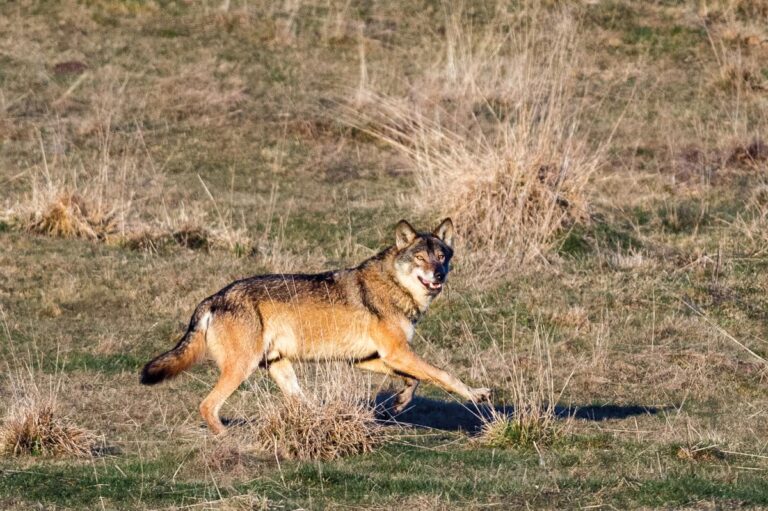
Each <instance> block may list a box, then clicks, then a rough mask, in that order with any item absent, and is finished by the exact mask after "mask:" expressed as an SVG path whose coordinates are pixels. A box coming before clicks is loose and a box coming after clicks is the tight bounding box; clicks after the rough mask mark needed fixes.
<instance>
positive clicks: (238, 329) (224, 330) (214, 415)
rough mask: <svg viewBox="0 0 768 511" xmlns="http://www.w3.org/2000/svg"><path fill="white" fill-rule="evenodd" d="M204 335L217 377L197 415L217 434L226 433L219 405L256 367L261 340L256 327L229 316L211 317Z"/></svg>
mask: <svg viewBox="0 0 768 511" xmlns="http://www.w3.org/2000/svg"><path fill="white" fill-rule="evenodd" d="M205 335H206V339H207V341H206V342H207V346H208V352H209V353H210V355H211V356H212V358H213V359H214V360H215V361H216V365H217V366H219V370H220V371H221V376H219V381H218V382H216V385H215V386H214V387H213V390H212V391H211V393H210V394H208V396H207V397H206V398H205V399H204V400H203V402H202V403H200V413H201V414H202V415H203V418H204V419H205V422H207V423H208V426H209V427H210V428H211V430H212V431H213V432H214V433H215V434H217V435H218V434H220V433H223V432H224V431H226V428H225V427H224V425H223V424H222V423H221V419H220V418H219V410H220V409H221V405H223V404H224V401H226V399H227V398H228V397H229V396H231V395H232V393H233V392H234V391H235V390H237V388H238V387H239V386H240V384H241V383H243V382H244V381H245V380H246V379H247V378H248V377H249V376H250V375H251V373H252V372H253V371H254V370H255V369H256V368H257V367H258V365H259V362H260V360H261V357H262V356H263V346H262V345H263V340H262V338H261V332H260V331H259V328H258V325H257V324H253V323H250V322H248V321H247V320H243V319H239V318H234V317H231V316H223V317H222V316H219V317H214V319H213V323H212V324H211V326H210V328H209V329H208V331H207V332H206V334H205Z"/></svg>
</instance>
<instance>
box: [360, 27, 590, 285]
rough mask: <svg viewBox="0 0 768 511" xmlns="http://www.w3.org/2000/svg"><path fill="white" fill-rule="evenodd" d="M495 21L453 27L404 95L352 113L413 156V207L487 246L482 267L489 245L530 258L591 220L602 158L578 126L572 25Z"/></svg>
mask: <svg viewBox="0 0 768 511" xmlns="http://www.w3.org/2000/svg"><path fill="white" fill-rule="evenodd" d="M497 22H498V23H499V25H498V26H494V27H490V28H489V29H488V30H485V31H483V32H482V34H479V35H476V34H473V33H471V31H470V29H469V28H465V27H467V26H471V25H468V24H466V23H464V24H462V23H449V27H451V30H448V31H447V35H446V41H445V48H444V49H443V51H442V52H441V54H444V55H445V56H444V57H441V58H440V60H439V62H437V63H434V64H433V65H432V66H431V68H432V69H433V71H432V72H431V73H426V78H423V83H414V84H413V90H412V91H411V92H410V93H409V95H408V96H407V97H399V96H396V95H392V94H375V93H370V94H368V95H367V96H366V98H367V100H366V102H364V103H362V104H358V105H354V106H353V107H350V108H349V109H348V111H347V112H348V113H347V121H348V123H349V124H350V125H352V126H354V127H356V128H358V129H360V130H362V131H365V132H366V133H369V134H371V135H373V136H375V137H377V138H379V139H381V140H383V141H384V142H386V143H388V144H390V145H391V146H393V147H394V148H395V149H397V150H398V151H400V152H402V153H403V154H404V155H405V156H406V157H408V158H409V159H410V161H411V164H412V168H413V170H414V173H415V181H416V193H415V197H414V198H413V200H412V201H411V202H412V203H414V204H416V205H417V207H421V208H424V209H427V210H431V209H433V208H435V207H436V205H438V206H437V207H438V208H439V209H440V211H439V213H441V214H444V215H450V216H452V217H453V218H454V219H455V221H456V225H457V228H458V230H459V234H461V236H460V239H462V240H464V242H466V243H468V244H469V245H470V248H473V249H475V250H474V252H475V253H481V251H485V252H483V256H482V257H483V265H484V267H485V271H484V273H486V274H487V273H488V268H487V265H488V261H489V260H492V259H493V258H489V257H487V254H488V252H487V251H489V250H490V251H492V252H493V253H494V255H498V256H499V257H498V258H496V260H499V261H503V264H504V265H506V264H507V261H508V260H509V259H508V257H515V258H518V259H519V260H525V259H527V258H528V257H530V256H532V255H536V254H538V253H541V252H543V251H545V250H546V249H548V248H549V247H550V245H551V243H552V241H553V237H554V235H555V234H556V233H557V232H559V231H560V230H561V229H563V228H564V227H566V226H568V225H571V224H573V223H575V222H582V221H586V220H587V219H588V208H587V206H588V201H587V197H586V187H587V183H588V180H589V177H590V176H591V175H592V174H593V173H594V172H595V170H597V169H598V168H599V166H600V164H601V161H602V150H592V149H590V148H589V147H588V146H587V144H586V137H584V136H583V134H582V133H581V131H580V124H579V118H580V111H581V109H582V108H583V105H582V104H581V102H580V100H579V97H580V93H579V90H578V86H577V79H576V76H577V74H578V73H577V69H578V67H577V66H579V63H580V61H581V60H582V59H581V54H580V52H579V48H580V45H579V43H578V41H577V38H576V27H575V22H574V21H573V20H572V19H571V18H570V17H568V16H567V15H561V16H559V17H556V18H555V19H550V20H546V21H539V22H535V23H534V22H532V21H528V22H519V21H510V20H507V19H505V18H504V16H501V15H500V16H498V17H497ZM508 22H514V23H517V25H516V30H514V31H511V30H509V27H508V25H506V23H508ZM539 23H541V25H539ZM545 23H546V24H553V25H555V26H556V27H557V28H556V29H554V30H553V29H552V28H551V27H549V28H546V29H545V27H544V24H545ZM446 83H448V84H453V85H452V86H451V87H446V86H445V84H446Z"/></svg>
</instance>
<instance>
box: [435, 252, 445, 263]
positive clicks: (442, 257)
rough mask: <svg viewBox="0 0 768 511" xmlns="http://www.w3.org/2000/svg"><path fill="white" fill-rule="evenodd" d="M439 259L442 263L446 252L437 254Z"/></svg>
mask: <svg viewBox="0 0 768 511" xmlns="http://www.w3.org/2000/svg"><path fill="white" fill-rule="evenodd" d="M437 260H438V261H440V262H441V263H442V262H443V261H445V254H442V253H440V254H437Z"/></svg>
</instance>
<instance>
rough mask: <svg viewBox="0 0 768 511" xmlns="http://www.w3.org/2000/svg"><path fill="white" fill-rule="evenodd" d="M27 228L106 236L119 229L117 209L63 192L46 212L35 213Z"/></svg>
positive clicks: (48, 232)
mask: <svg viewBox="0 0 768 511" xmlns="http://www.w3.org/2000/svg"><path fill="white" fill-rule="evenodd" d="M26 228H27V230H29V231H31V232H35V233H39V234H45V235H48V236H55V237H59V238H85V239H91V240H95V239H106V238H107V237H108V236H110V235H113V234H115V233H117V232H118V229H119V226H118V222H117V219H116V215H115V213H114V211H106V212H105V211H102V210H101V209H100V208H98V207H93V206H91V205H89V204H88V203H87V202H86V200H85V199H84V198H83V197H81V196H79V195H78V194H75V193H62V194H61V195H59V196H57V197H55V198H54V199H53V201H52V202H51V203H49V204H48V205H47V206H46V207H45V208H44V209H43V210H42V211H35V212H33V213H32V214H31V215H30V217H29V219H28V222H27V225H26Z"/></svg>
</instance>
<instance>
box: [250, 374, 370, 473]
mask: <svg viewBox="0 0 768 511" xmlns="http://www.w3.org/2000/svg"><path fill="white" fill-rule="evenodd" d="M314 372H315V374H314V375H313V378H312V383H311V384H308V385H304V391H305V394H304V396H303V397H301V398H294V397H283V396H280V397H277V396H275V395H269V394H265V393H264V392H259V394H261V395H260V396H259V397H258V404H257V411H256V414H255V415H256V419H255V420H254V422H253V423H252V424H251V426H250V428H249V432H248V439H249V441H250V442H252V444H253V446H254V447H255V448H257V449H258V450H260V451H263V452H265V453H267V454H272V455H274V456H276V457H278V458H287V459H298V460H332V459H336V458H340V457H344V456H350V455H353V454H362V453H367V452H371V451H373V450H374V449H375V448H376V447H377V446H379V445H380V444H381V443H382V442H383V441H384V440H385V434H384V433H385V432H384V429H383V426H382V425H380V424H379V423H377V421H376V413H375V409H374V408H373V406H372V405H371V403H370V399H369V398H368V397H367V395H366V392H365V385H364V383H363V378H362V377H361V376H360V375H359V374H357V375H355V374H354V373H351V369H350V368H344V367H342V366H341V365H340V364H330V365H328V366H326V367H317V368H315V371H314Z"/></svg>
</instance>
